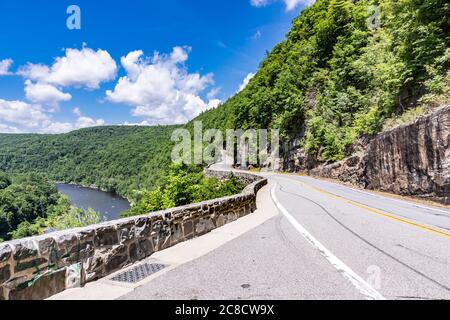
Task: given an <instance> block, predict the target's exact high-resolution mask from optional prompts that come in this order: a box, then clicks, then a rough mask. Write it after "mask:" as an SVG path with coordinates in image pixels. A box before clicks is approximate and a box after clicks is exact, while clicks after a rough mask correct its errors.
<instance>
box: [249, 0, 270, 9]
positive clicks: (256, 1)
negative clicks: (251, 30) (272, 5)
mask: <svg viewBox="0 0 450 320" xmlns="http://www.w3.org/2000/svg"><path fill="white" fill-rule="evenodd" d="M268 3H269V0H250V4H251V5H252V6H254V7H263V6H266V5H267V4H268Z"/></svg>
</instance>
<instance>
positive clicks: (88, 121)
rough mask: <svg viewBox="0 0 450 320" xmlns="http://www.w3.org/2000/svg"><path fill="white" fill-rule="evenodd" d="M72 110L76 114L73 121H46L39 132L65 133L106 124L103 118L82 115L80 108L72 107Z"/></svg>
mask: <svg viewBox="0 0 450 320" xmlns="http://www.w3.org/2000/svg"><path fill="white" fill-rule="evenodd" d="M72 112H73V113H74V114H75V115H76V116H77V119H76V121H75V122H74V123H70V122H57V121H56V122H47V123H45V125H44V126H43V127H42V128H41V129H40V132H41V133H50V134H57V133H66V132H69V131H73V130H77V129H82V128H89V127H98V126H104V125H105V124H106V122H105V120H103V119H92V118H89V117H86V116H83V114H82V113H81V111H80V108H74V109H73V110H72Z"/></svg>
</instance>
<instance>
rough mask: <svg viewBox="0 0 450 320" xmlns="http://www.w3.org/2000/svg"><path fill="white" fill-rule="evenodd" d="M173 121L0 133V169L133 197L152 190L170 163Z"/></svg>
mask: <svg viewBox="0 0 450 320" xmlns="http://www.w3.org/2000/svg"><path fill="white" fill-rule="evenodd" d="M175 128H176V127H175V126H158V127H127V126H118V127H98V128H89V129H82V130H78V131H74V132H71V133H67V134H62V135H36V134H26V135H8V134H0V171H5V172H10V173H11V172H12V173H25V172H27V173H28V172H38V173H43V174H46V175H47V176H48V177H49V178H51V179H52V180H55V181H60V182H65V183H77V184H82V185H86V186H90V185H93V186H96V187H100V188H102V189H104V190H108V191H116V192H118V193H119V194H121V195H124V196H128V197H132V196H133V191H134V190H143V189H153V188H155V187H156V186H159V185H160V184H161V183H162V181H163V180H164V175H165V173H166V172H167V170H168V167H169V165H170V161H171V159H170V153H171V150H172V142H171V141H170V137H171V134H172V131H173V130H174V129H175Z"/></svg>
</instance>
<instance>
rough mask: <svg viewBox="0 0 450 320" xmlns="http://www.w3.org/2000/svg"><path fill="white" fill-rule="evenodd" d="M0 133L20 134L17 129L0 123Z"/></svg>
mask: <svg viewBox="0 0 450 320" xmlns="http://www.w3.org/2000/svg"><path fill="white" fill-rule="evenodd" d="M0 133H21V131H20V130H19V129H18V128H17V127H13V126H8V125H6V124H2V123H0Z"/></svg>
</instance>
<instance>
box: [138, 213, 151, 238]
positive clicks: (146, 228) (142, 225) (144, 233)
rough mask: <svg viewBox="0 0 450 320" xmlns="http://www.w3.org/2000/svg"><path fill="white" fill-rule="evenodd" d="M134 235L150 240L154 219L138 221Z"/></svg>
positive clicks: (145, 218) (146, 218)
mask: <svg viewBox="0 0 450 320" xmlns="http://www.w3.org/2000/svg"><path fill="white" fill-rule="evenodd" d="M134 233H135V236H136V238H138V239H139V238H149V237H150V236H151V234H152V218H150V217H144V218H139V219H136V222H135V227H134Z"/></svg>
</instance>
